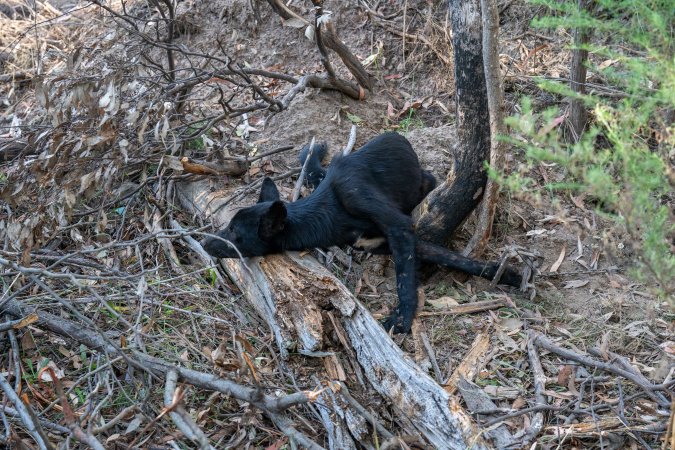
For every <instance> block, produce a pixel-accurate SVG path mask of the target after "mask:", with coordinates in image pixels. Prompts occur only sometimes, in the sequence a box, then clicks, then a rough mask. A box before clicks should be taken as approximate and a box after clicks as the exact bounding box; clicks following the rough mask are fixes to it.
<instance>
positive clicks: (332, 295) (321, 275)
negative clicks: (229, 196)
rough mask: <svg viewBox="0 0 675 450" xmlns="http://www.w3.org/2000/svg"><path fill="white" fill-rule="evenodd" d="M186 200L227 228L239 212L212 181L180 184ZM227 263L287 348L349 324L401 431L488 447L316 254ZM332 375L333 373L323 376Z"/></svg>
mask: <svg viewBox="0 0 675 450" xmlns="http://www.w3.org/2000/svg"><path fill="white" fill-rule="evenodd" d="M176 188H177V189H176V192H177V194H178V199H179V201H180V203H181V204H182V205H183V207H184V208H185V209H188V210H189V211H190V212H191V213H193V214H200V215H203V216H204V217H211V219H212V220H213V222H214V223H215V224H216V226H221V225H222V224H224V223H227V222H229V220H230V219H231V218H232V216H233V215H234V209H232V208H231V206H230V205H227V206H225V207H224V208H219V206H220V205H222V204H223V203H224V202H225V197H224V196H223V195H222V194H220V195H219V194H218V193H217V192H212V191H211V189H210V186H209V185H207V184H206V182H204V181H196V182H193V183H179V184H177V185H176ZM221 264H222V266H223V267H224V269H225V270H226V272H227V273H228V275H229V276H230V278H231V279H232V280H233V282H234V283H235V284H237V286H238V287H239V289H240V290H241V291H242V293H243V294H244V296H245V297H246V299H248V301H250V302H251V304H252V305H253V307H254V308H255V309H256V311H257V312H258V313H259V314H260V316H261V317H262V318H263V319H264V320H265V321H266V323H267V324H268V326H269V327H270V330H271V332H272V333H273V335H274V337H275V340H276V343H277V346H278V347H279V351H280V352H281V354H282V355H283V356H284V357H286V356H287V355H288V349H289V348H294V347H296V348H297V349H298V351H299V352H301V353H303V352H309V353H311V352H317V351H319V350H321V349H322V347H323V344H324V342H323V336H324V335H325V333H324V327H326V326H330V321H326V322H324V317H325V316H327V314H325V313H327V312H328V311H329V310H331V311H333V313H334V315H335V317H337V318H338V319H339V321H340V324H341V325H342V327H343V328H344V332H345V335H346V339H347V341H348V345H349V346H350V347H351V348H352V349H353V351H354V353H355V355H356V359H357V360H358V363H359V365H360V367H361V369H362V370H363V373H364V375H365V377H366V379H367V380H368V382H369V383H370V385H371V386H372V387H373V388H374V389H375V390H376V391H377V392H378V393H379V394H380V395H381V396H383V397H384V398H386V399H387V400H388V401H389V402H391V404H392V406H393V409H394V411H395V412H396V414H397V416H398V418H399V419H400V422H401V423H403V424H411V425H410V426H405V425H404V427H403V428H404V429H402V430H401V431H402V432H403V433H406V434H413V435H419V436H422V437H423V439H424V440H426V441H428V442H429V444H431V445H432V446H433V447H434V448H439V449H466V448H469V447H471V448H475V449H478V448H487V446H486V444H485V442H484V441H483V439H482V437H480V436H479V433H478V432H477V431H478V430H477V429H476V428H475V427H474V424H473V422H472V420H471V419H470V417H469V416H468V414H466V412H465V411H463V410H462V408H461V407H460V406H459V404H458V403H457V402H456V401H455V399H454V398H453V397H450V396H449V395H448V394H447V393H446V392H445V391H444V390H443V388H442V387H441V386H439V385H438V384H437V383H436V382H435V381H434V380H433V379H432V378H431V377H429V376H428V375H427V374H426V373H425V372H424V371H422V370H421V369H420V368H419V367H418V366H417V365H415V364H414V363H413V361H412V360H411V359H410V358H408V357H407V356H406V355H405V354H404V353H403V352H402V351H401V349H400V348H399V347H398V346H397V345H396V344H395V343H394V342H393V341H392V340H391V338H390V337H389V336H388V335H387V333H386V332H385V330H384V328H383V327H382V326H381V325H380V323H379V322H377V321H376V320H375V319H374V318H373V316H372V315H371V314H370V312H369V311H368V310H367V309H366V308H365V307H364V306H363V305H362V304H361V303H360V302H359V301H358V300H357V299H356V298H355V297H354V296H353V295H352V294H351V293H350V292H349V290H348V289H347V288H346V287H345V286H344V285H343V284H342V283H340V281H339V280H338V279H337V278H336V277H335V276H333V275H332V274H331V273H330V272H329V271H328V270H327V269H326V268H325V267H323V266H322V265H321V264H320V263H319V262H318V261H317V260H316V259H315V258H314V257H312V256H311V255H304V256H302V255H301V254H299V253H297V252H287V253H285V254H283V255H272V256H267V257H264V258H246V259H242V260H237V259H223V260H221ZM317 377H319V378H320V379H323V380H327V379H329V376H328V374H327V372H324V373H320V374H317Z"/></svg>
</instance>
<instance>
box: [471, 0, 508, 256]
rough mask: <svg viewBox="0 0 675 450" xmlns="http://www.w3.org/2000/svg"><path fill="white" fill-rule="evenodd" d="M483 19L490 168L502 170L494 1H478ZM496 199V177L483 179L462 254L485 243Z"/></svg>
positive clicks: (503, 129) (501, 99) (480, 250)
mask: <svg viewBox="0 0 675 450" xmlns="http://www.w3.org/2000/svg"><path fill="white" fill-rule="evenodd" d="M480 7H481V15H482V19H483V63H484V67H485V80H486V82H487V86H486V87H487V99H488V106H489V109H490V140H491V151H490V167H492V168H493V169H494V170H497V171H502V170H504V161H505V159H506V142H503V141H498V140H497V139H495V137H496V136H498V135H505V134H506V124H505V123H504V90H503V89H502V75H501V70H500V68H499V11H498V8H497V0H480ZM498 198H499V184H498V183H497V181H496V180H491V179H488V180H487V184H486V186H485V194H484V195H483V201H482V202H481V204H480V206H479V207H478V210H477V211H476V217H477V218H478V222H477V223H476V229H475V230H474V232H473V236H471V239H470V240H469V242H468V243H467V244H466V247H464V251H463V253H464V254H465V255H469V254H473V255H474V256H480V255H481V254H482V253H483V250H485V247H486V246H487V242H488V240H489V239H490V235H491V234H492V222H493V221H494V217H495V212H496V210H497V199H498Z"/></svg>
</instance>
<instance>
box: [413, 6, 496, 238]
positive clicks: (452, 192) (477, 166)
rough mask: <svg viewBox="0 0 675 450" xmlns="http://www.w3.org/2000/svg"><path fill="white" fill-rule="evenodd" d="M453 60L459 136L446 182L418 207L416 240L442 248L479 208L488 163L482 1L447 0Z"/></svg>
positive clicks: (488, 140) (488, 122)
mask: <svg viewBox="0 0 675 450" xmlns="http://www.w3.org/2000/svg"><path fill="white" fill-rule="evenodd" d="M449 3H450V13H451V23H452V44H453V47H454V57H455V90H456V92H457V94H456V104H457V136H458V138H459V142H458V146H457V151H456V153H455V155H454V164H453V167H452V169H451V170H450V172H449V173H448V177H447V179H446V180H445V181H444V182H443V183H442V184H441V185H440V186H439V187H438V188H436V190H434V191H433V192H432V193H431V194H429V195H428V196H427V198H426V199H425V200H424V202H423V203H422V205H421V206H420V212H421V216H420V217H419V219H418V220H417V234H418V236H420V237H421V238H423V239H426V240H430V241H432V242H435V243H437V244H441V245H443V244H446V243H447V242H448V241H449V240H450V237H451V236H452V234H453V232H454V231H455V230H456V229H457V227H459V225H460V224H461V223H462V222H463V221H464V220H465V219H466V217H467V216H468V215H469V214H470V213H471V211H473V209H474V208H475V207H476V206H477V205H478V203H479V202H480V200H481V198H482V196H483V191H484V190H485V183H486V181H487V172H486V171H485V168H484V162H485V161H487V160H489V159H490V115H489V112H488V101H487V89H486V84H485V73H484V70H483V46H482V42H481V40H482V32H481V30H482V27H481V14H480V0H450V2H449Z"/></svg>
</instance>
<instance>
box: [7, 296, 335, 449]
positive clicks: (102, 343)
mask: <svg viewBox="0 0 675 450" xmlns="http://www.w3.org/2000/svg"><path fill="white" fill-rule="evenodd" d="M4 312H6V313H7V314H10V315H12V316H14V317H21V316H23V314H24V312H23V311H22V308H21V307H20V306H19V304H18V303H17V302H16V301H14V300H12V301H9V302H7V304H6V305H5V306H4ZM35 313H36V314H37V315H38V317H39V320H38V322H37V324H36V326H37V327H40V328H43V329H45V330H47V331H50V332H52V333H55V334H57V335H59V336H61V337H63V338H66V339H69V340H74V341H76V342H78V343H79V344H82V345H85V346H86V347H88V348H90V349H92V350H97V351H101V352H104V353H106V354H108V355H109V356H112V355H121V356H123V357H124V361H125V362H126V363H127V364H129V365H130V366H132V367H135V368H137V369H140V370H144V371H146V372H149V373H150V374H152V375H154V376H159V377H166V376H167V374H169V373H170V372H175V373H176V374H177V376H178V378H179V379H181V380H182V381H184V382H186V383H188V384H191V385H193V386H197V387H201V388H204V389H208V390H213V391H217V392H220V393H223V394H225V395H228V396H232V397H234V398H237V399H239V400H241V401H244V402H248V403H250V404H252V405H253V406H255V407H257V408H259V409H260V410H262V411H263V412H264V413H265V414H266V415H267V416H268V417H269V418H270V419H271V420H272V421H273V422H274V423H275V424H276V425H277V426H278V427H279V429H280V430H281V431H283V432H284V433H285V434H286V435H287V436H289V437H291V438H293V439H296V440H297V442H298V443H300V444H301V445H303V446H305V447H306V448H310V449H315V450H319V449H322V447H321V446H319V445H318V444H316V443H315V442H314V441H312V440H311V439H309V438H308V437H307V436H305V435H304V434H303V433H301V432H299V431H298V430H297V429H295V428H294V427H293V426H292V425H291V424H290V421H289V420H288V419H287V418H285V417H284V416H283V414H282V413H283V411H285V410H286V409H288V408H291V407H293V406H296V405H300V404H304V403H308V402H310V401H314V400H315V399H316V394H315V393H312V392H297V393H295V394H290V395H286V396H283V397H273V396H269V395H266V394H264V393H263V392H262V390H261V389H259V388H251V387H248V386H243V385H241V384H238V383H235V382H233V381H230V380H226V379H224V378H221V377H219V376H217V375H213V374H210V373H204V372H199V371H196V370H192V369H186V368H184V367H178V366H174V365H172V364H170V363H167V362H165V361H163V360H161V359H158V358H154V357H152V356H149V355H146V354H144V353H141V352H137V351H131V352H123V351H122V349H121V348H119V347H118V346H116V345H114V344H113V343H112V341H111V340H110V338H109V337H107V336H105V335H103V334H102V333H101V332H99V331H96V330H94V329H91V328H89V327H87V326H86V325H82V324H79V323H76V322H72V321H70V320H68V319H65V318H63V317H58V316H55V315H53V314H50V313H47V312H44V311H35ZM3 381H4V378H3V377H2V375H1V374H0V387H1V388H2V389H3V390H5V385H4V384H3ZM10 390H11V392H14V391H13V390H12V389H11V387H10ZM8 395H10V396H11V393H10V394H8ZM17 400H18V402H19V403H21V400H20V399H18V397H17ZM15 406H17V410H18V411H20V412H21V418H22V421H23V422H24V425H26V426H27V427H28V429H29V430H34V431H35V432H36V435H34V437H35V438H36V439H40V437H39V435H38V434H37V433H38V431H39V430H40V428H39V422H37V421H36V420H31V418H30V414H31V411H30V410H28V409H26V407H23V408H21V406H20V405H15ZM33 414H34V413H33ZM27 421H28V422H27ZM71 432H74V431H73V430H71ZM41 448H51V447H41Z"/></svg>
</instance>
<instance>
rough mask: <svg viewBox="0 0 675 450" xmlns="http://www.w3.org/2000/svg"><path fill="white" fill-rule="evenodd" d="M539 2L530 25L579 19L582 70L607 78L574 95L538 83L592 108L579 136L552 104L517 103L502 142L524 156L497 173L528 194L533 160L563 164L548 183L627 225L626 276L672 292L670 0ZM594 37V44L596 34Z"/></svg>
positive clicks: (673, 69) (674, 139)
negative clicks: (588, 34)
mask: <svg viewBox="0 0 675 450" xmlns="http://www.w3.org/2000/svg"><path fill="white" fill-rule="evenodd" d="M532 3H535V4H539V5H545V6H547V7H548V8H549V15H548V16H547V17H542V18H537V19H535V20H534V21H533V25H534V26H536V27H546V28H556V27H565V28H575V27H581V28H588V29H589V30H592V38H591V39H592V41H594V42H596V45H589V46H588V50H589V52H590V54H591V55H592V56H593V57H592V58H590V59H589V61H603V62H604V64H602V63H598V64H597V65H594V64H593V63H592V62H590V63H589V70H590V71H592V72H594V73H596V74H598V75H599V77H600V78H601V79H603V80H604V84H605V85H606V86H608V87H611V90H610V91H609V92H610V93H611V94H612V95H609V96H607V95H605V96H603V95H602V91H598V93H591V94H588V95H583V96H579V95H578V94H575V93H573V92H571V90H570V89H569V87H568V86H567V85H566V84H562V83H553V82H550V81H548V82H543V81H542V82H541V83H540V87H541V88H542V89H544V90H547V91H550V92H555V93H557V94H562V95H566V96H569V97H575V98H580V99H582V100H583V102H584V104H585V105H587V107H589V109H591V110H592V117H591V119H590V123H589V125H588V127H587V131H586V132H585V133H584V134H583V135H582V136H581V137H580V140H579V142H569V141H568V140H566V139H565V138H564V136H563V135H562V134H561V133H560V130H561V129H562V128H564V127H563V126H562V125H563V124H564V119H565V116H564V113H563V112H562V111H561V110H560V109H557V108H552V109H547V110H545V111H539V112H535V111H534V110H533V108H532V105H531V104H530V102H529V101H528V100H527V99H525V100H523V102H522V110H521V113H520V114H519V115H518V116H515V117H511V118H509V119H508V120H507V123H508V124H509V125H510V126H511V127H512V130H513V133H512V136H511V137H509V138H506V139H507V140H508V141H509V142H511V143H512V144H514V145H515V146H517V147H518V148H520V149H522V150H523V151H524V153H525V156H526V161H527V162H526V164H525V166H524V167H522V168H521V170H519V171H518V172H517V173H514V174H512V175H510V176H509V177H506V178H504V179H503V182H504V185H505V186H506V187H507V188H508V189H510V190H512V191H514V192H520V193H525V194H526V195H530V196H536V195H537V192H536V191H535V189H534V188H535V183H534V181H533V180H532V179H531V178H529V177H528V175H527V174H528V173H529V170H530V169H532V168H533V167H534V165H536V164H540V163H553V164H557V165H559V166H561V167H563V168H564V170H565V171H566V174H567V175H566V177H565V182H564V183H557V184H556V183H549V184H548V185H547V186H546V188H547V189H549V190H550V191H551V192H564V193H567V192H574V193H575V194H579V193H584V194H586V198H587V199H589V200H590V201H591V202H593V203H594V204H595V205H596V208H597V211H598V213H600V214H602V215H603V216H604V217H607V218H610V219H611V220H613V221H614V222H615V223H616V225H617V226H618V227H621V228H622V229H623V230H625V232H627V235H628V237H627V240H628V242H626V244H629V245H632V250H633V253H634V255H635V256H636V258H637V260H636V261H635V262H636V264H635V267H634V275H635V276H636V277H637V278H638V279H640V280H642V281H644V282H646V283H648V285H649V286H650V287H654V288H655V292H657V293H658V294H659V295H663V296H666V297H668V298H669V299H670V301H671V304H672V305H673V306H675V301H673V300H672V299H673V295H672V294H673V292H675V256H674V255H673V251H672V245H673V242H674V241H673V240H674V238H675V220H674V219H673V212H672V211H671V209H670V208H669V205H672V203H673V201H675V198H674V192H675V190H674V189H673V187H674V185H675V174H674V173H673V169H672V164H673V159H674V158H675V150H674V149H675V127H674V126H673V122H672V114H673V111H675V59H674V57H673V54H674V50H675V45H674V43H675V40H674V39H673V33H674V29H673V23H675V8H674V7H673V3H672V1H656V0H651V1H649V0H647V1H637V0H635V1H630V0H623V1H616V0H611V1H610V0H599V1H598V2H597V6H596V8H595V9H594V10H593V11H591V12H585V11H579V10H578V9H577V2H576V1H564V2H558V1H551V0H532ZM599 42H601V43H602V45H598V44H597V43H599Z"/></svg>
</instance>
